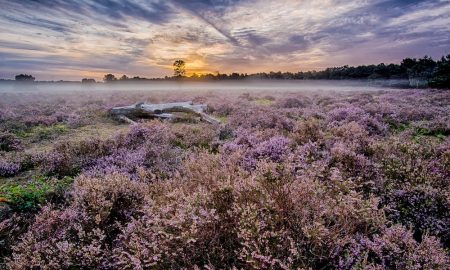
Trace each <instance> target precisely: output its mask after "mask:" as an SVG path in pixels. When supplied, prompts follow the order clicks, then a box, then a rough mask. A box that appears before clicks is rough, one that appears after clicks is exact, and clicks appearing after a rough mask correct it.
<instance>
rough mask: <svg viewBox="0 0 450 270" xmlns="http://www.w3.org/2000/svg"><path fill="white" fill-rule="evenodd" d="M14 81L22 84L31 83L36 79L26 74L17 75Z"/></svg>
mask: <svg viewBox="0 0 450 270" xmlns="http://www.w3.org/2000/svg"><path fill="white" fill-rule="evenodd" d="M15 79H16V81H22V82H33V81H34V80H35V79H36V78H34V77H33V76H31V75H27V74H19V75H16V77H15Z"/></svg>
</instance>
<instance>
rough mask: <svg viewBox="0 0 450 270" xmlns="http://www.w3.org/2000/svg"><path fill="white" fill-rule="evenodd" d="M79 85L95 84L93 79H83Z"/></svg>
mask: <svg viewBox="0 0 450 270" xmlns="http://www.w3.org/2000/svg"><path fill="white" fill-rule="evenodd" d="M81 83H83V84H89V83H95V79H88V78H84V79H82V80H81Z"/></svg>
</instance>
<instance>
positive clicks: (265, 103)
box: [254, 98, 275, 106]
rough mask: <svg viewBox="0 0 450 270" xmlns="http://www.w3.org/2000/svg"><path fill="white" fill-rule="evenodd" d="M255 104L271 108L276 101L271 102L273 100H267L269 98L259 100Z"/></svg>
mask: <svg viewBox="0 0 450 270" xmlns="http://www.w3.org/2000/svg"><path fill="white" fill-rule="evenodd" d="M254 102H255V103H256V104H257V105H260V106H270V105H272V104H273V103H274V102H275V101H274V100H271V99H267V98H259V99H256V100H255V101H254Z"/></svg>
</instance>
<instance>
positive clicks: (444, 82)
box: [430, 54, 450, 89]
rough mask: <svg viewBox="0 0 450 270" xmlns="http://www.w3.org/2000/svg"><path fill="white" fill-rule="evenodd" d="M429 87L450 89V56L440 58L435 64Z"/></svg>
mask: <svg viewBox="0 0 450 270" xmlns="http://www.w3.org/2000/svg"><path fill="white" fill-rule="evenodd" d="M430 86H432V87H437V88H446V89H450V54H449V55H447V56H446V57H442V58H441V60H440V61H438V62H437V66H436V68H435V69H434V72H433V76H432V78H431V79H430Z"/></svg>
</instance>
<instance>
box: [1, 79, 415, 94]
mask: <svg viewBox="0 0 450 270" xmlns="http://www.w3.org/2000/svg"><path fill="white" fill-rule="evenodd" d="M407 86H408V81H406V80H377V81H358V80H351V81H350V80H339V81H338V80H289V81H282V80H272V81H269V80H267V81H264V80H263V81H245V80H244V81H209V82H189V81H183V82H180V81H178V82H177V81H145V82H133V83H129V82H120V81H119V82H114V83H94V84H81V83H79V82H34V83H22V82H15V81H4V82H0V93H2V92H3V93H5V92H72V91H96V92H97V91H98V92H101V91H111V90H113V91H124V90H125V91H127V90H129V91H213V92H220V93H221V94H224V93H223V91H227V92H230V91H232V92H242V91H246V92H253V91H273V92H279V91H289V92H296V91H377V90H381V89H383V90H387V89H399V88H405V87H407Z"/></svg>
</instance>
